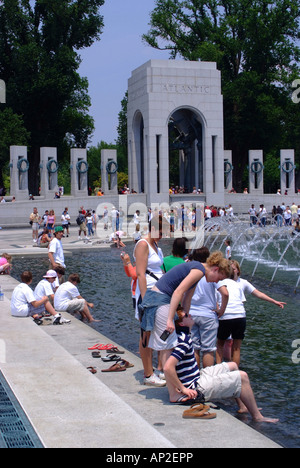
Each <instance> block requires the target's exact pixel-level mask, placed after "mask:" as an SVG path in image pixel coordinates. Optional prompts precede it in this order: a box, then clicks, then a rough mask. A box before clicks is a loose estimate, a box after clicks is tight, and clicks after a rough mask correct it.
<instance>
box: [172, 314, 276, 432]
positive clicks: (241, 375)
mask: <svg viewBox="0 0 300 468" xmlns="http://www.w3.org/2000/svg"><path fill="white" fill-rule="evenodd" d="M177 315H178V317H179V318H178V320H177V321H176V328H177V334H178V345H177V346H176V348H174V350H173V352H172V354H171V356H170V357H169V359H168V360H167V362H166V364H165V366H164V373H165V377H166V381H167V387H168V390H169V397H170V402H171V403H177V404H178V403H179V404H183V405H192V404H193V403H196V402H203V401H214V400H223V399H227V398H240V399H241V400H242V402H243V404H244V407H245V412H249V413H250V414H251V416H252V418H253V420H254V421H259V422H269V423H276V422H278V419H271V418H265V417H264V416H263V415H262V414H261V412H260V411H259V409H258V407H257V404H256V400H255V397H254V394H253V391H252V388H251V384H250V381H249V377H248V375H247V374H246V372H243V371H239V369H238V366H237V364H236V363H234V362H229V363H225V362H223V363H222V364H218V365H216V366H211V367H206V368H205V369H202V370H201V371H200V370H199V368H198V366H197V362H196V359H195V354H194V348H193V343H192V340H191V338H190V330H191V328H192V326H193V323H194V322H193V319H192V318H191V317H190V316H189V314H188V313H185V312H184V311H183V310H178V311H177Z"/></svg>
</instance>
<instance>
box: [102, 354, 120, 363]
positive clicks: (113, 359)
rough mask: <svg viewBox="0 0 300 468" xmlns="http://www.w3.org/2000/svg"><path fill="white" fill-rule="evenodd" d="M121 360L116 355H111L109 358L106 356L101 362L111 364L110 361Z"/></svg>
mask: <svg viewBox="0 0 300 468" xmlns="http://www.w3.org/2000/svg"><path fill="white" fill-rule="evenodd" d="M121 360H122V358H121V357H120V356H118V355H117V354H111V355H110V356H106V357H103V358H102V361H103V362H111V361H121Z"/></svg>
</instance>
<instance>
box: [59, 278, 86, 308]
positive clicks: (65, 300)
mask: <svg viewBox="0 0 300 468" xmlns="http://www.w3.org/2000/svg"><path fill="white" fill-rule="evenodd" d="M78 296H80V293H79V291H78V289H77V287H76V286H74V284H72V283H71V282H70V281H66V283H63V284H62V285H61V286H59V288H58V290H57V291H56V293H55V296H54V309H55V310H61V311H66V310H67V308H68V306H69V303H70V301H72V300H73V299H75V298H76V297H78Z"/></svg>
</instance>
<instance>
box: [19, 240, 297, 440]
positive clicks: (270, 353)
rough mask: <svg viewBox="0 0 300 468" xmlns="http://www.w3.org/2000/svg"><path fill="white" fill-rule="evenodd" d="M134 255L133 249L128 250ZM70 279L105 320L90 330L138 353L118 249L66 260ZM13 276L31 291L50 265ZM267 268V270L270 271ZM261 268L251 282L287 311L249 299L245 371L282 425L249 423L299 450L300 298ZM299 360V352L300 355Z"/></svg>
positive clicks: (25, 265) (165, 245)
mask: <svg viewBox="0 0 300 468" xmlns="http://www.w3.org/2000/svg"><path fill="white" fill-rule="evenodd" d="M161 247H162V250H163V252H164V255H169V254H170V251H171V242H170V241H167V240H166V241H163V242H162V243H161ZM126 250H127V252H128V253H129V254H130V255H131V258H132V252H133V245H131V244H129V245H128V246H127V247H126ZM66 260H67V276H68V275H69V274H71V273H78V274H79V275H80V277H81V283H80V285H79V291H80V293H81V295H82V296H83V297H85V299H87V300H88V301H89V302H93V303H94V304H95V309H94V311H93V315H94V317H95V318H99V319H101V322H99V323H95V324H92V325H91V326H92V327H93V328H95V329H97V330H99V332H101V333H103V334H104V335H105V336H107V337H108V338H109V340H111V341H112V342H116V343H118V344H119V345H121V346H124V347H125V348H127V349H128V350H130V351H131V352H133V353H136V354H138V342H139V325H138V322H137V320H136V319H135V318H134V311H133V306H132V298H131V291H130V279H129V278H128V277H127V276H126V274H125V273H124V269H123V265H122V262H121V260H120V251H119V250H117V249H116V248H111V249H109V250H103V251H95V252H87V253H80V255H79V254H78V255H77V254H73V256H72V257H67V259H66ZM13 264H14V268H13V276H14V277H15V278H16V279H19V278H20V274H21V273H22V271H24V270H26V269H29V270H31V271H32V272H33V273H34V282H33V285H32V286H33V287H34V286H35V285H36V284H37V283H38V281H40V279H41V277H42V276H43V275H44V274H45V272H46V271H47V269H49V262H48V261H47V260H46V259H45V260H41V259H37V258H33V259H30V260H29V259H28V258H23V259H22V258H15V259H14V261H13ZM266 268H267V267H266ZM252 270H253V265H251V266H250V267H248V266H247V263H246V262H244V263H243V268H242V277H244V278H246V279H247V274H248V275H251V273H252ZM265 275H269V276H270V273H269V272H264V271H263V270H262V269H261V268H260V270H259V272H258V275H257V276H255V277H254V279H252V280H251V282H252V283H253V284H254V285H255V286H256V287H257V289H260V290H261V291H263V292H265V293H266V294H268V295H270V296H272V297H273V298H275V299H277V300H280V301H284V302H286V303H287V306H286V307H285V309H284V310H281V309H279V308H277V307H276V306H273V305H272V304H269V303H267V302H264V301H260V300H258V299H256V298H254V297H248V298H247V303H246V310H247V322H248V323H247V334H246V338H245V341H244V343H243V346H242V359H241V369H243V370H245V371H246V372H248V374H249V377H250V380H251V383H252V386H253V389H254V393H255V396H256V398H257V401H258V405H259V407H261V408H262V409H263V414H264V415H265V416H270V417H276V418H279V419H280V423H278V424H276V425H272V424H257V423H256V424H253V423H251V422H250V418H248V417H246V421H245V422H246V423H247V424H251V425H252V426H253V427H255V429H257V430H259V431H261V432H263V433H264V434H265V435H267V436H268V437H270V438H271V439H273V440H274V441H276V442H277V443H279V444H281V445H282V446H284V447H300V418H299V415H300V363H298V360H299V361H300V359H296V360H295V359H293V353H294V357H295V356H296V357H297V349H295V348H293V343H294V342H296V340H299V344H298V348H299V349H300V297H299V292H298V294H295V293H294V285H295V283H294V281H293V282H292V284H291V285H289V280H288V277H287V278H286V281H285V282H284V281H283V280H282V275H280V277H279V279H278V280H277V281H275V282H274V283H273V285H272V286H271V287H268V286H267V284H268V283H269V282H268V281H267V282H266V281H265V280H264V277H265ZM298 356H299V358H300V351H299V353H298ZM225 408H226V410H228V411H229V412H231V413H232V414H234V415H236V404H235V402H230V403H226V404H225Z"/></svg>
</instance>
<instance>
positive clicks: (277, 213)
mask: <svg viewBox="0 0 300 468" xmlns="http://www.w3.org/2000/svg"><path fill="white" fill-rule="evenodd" d="M248 213H249V215H250V225H251V226H256V225H258V226H261V227H265V226H266V224H267V219H268V217H269V216H271V217H272V219H273V221H274V223H276V225H277V226H278V227H283V226H287V227H290V226H294V227H296V226H297V225H299V219H300V205H296V203H293V204H292V205H291V206H289V205H285V202H282V204H281V205H277V206H275V205H274V206H273V208H272V212H271V213H270V214H269V213H268V212H267V210H266V208H265V206H264V205H263V204H261V205H260V206H259V209H256V207H255V205H254V204H252V205H251V207H250V209H249V212H248Z"/></svg>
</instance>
